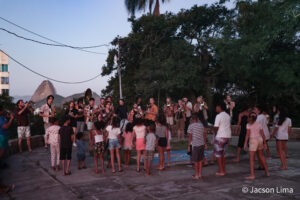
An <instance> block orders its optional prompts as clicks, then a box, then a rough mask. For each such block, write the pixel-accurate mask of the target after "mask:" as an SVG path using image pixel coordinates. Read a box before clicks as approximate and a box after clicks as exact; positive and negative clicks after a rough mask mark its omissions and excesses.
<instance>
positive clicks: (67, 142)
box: [59, 126, 74, 148]
mask: <svg viewBox="0 0 300 200" xmlns="http://www.w3.org/2000/svg"><path fill="white" fill-rule="evenodd" d="M73 134H74V132H73V128H72V127H71V126H62V127H61V128H60V129H59V135H60V148H72V143H73V142H72V135H73Z"/></svg>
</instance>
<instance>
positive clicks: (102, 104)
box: [98, 97, 105, 112]
mask: <svg viewBox="0 0 300 200" xmlns="http://www.w3.org/2000/svg"><path fill="white" fill-rule="evenodd" d="M98 109H99V110H100V112H102V111H103V110H104V109H105V99H104V98H103V97H101V98H100V104H99V105H98Z"/></svg>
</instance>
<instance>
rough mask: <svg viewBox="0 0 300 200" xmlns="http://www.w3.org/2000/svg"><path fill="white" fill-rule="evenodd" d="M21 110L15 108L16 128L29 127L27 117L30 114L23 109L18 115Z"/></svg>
mask: <svg viewBox="0 0 300 200" xmlns="http://www.w3.org/2000/svg"><path fill="white" fill-rule="evenodd" d="M21 110H22V109H20V108H16V110H15V118H16V121H17V126H29V120H28V115H29V113H30V111H29V110H28V108H27V109H25V110H24V111H23V112H22V114H21V115H19V112H20V111H21Z"/></svg>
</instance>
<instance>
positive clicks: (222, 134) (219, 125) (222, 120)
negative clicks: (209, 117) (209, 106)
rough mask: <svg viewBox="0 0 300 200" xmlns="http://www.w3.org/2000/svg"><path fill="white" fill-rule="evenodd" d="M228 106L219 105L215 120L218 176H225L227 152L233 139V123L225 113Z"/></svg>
mask: <svg viewBox="0 0 300 200" xmlns="http://www.w3.org/2000/svg"><path fill="white" fill-rule="evenodd" d="M225 110H226V105H225V103H224V102H221V103H219V104H217V106H216V112H217V113H219V114H217V116H216V119H215V125H214V132H215V139H214V149H215V156H216V158H217V162H218V166H219V171H218V172H217V173H216V175H217V176H225V175H226V169H225V150H226V146H227V144H228V143H229V140H230V138H231V123H230V120H231V118H230V116H229V115H228V114H227V113H226V112H225Z"/></svg>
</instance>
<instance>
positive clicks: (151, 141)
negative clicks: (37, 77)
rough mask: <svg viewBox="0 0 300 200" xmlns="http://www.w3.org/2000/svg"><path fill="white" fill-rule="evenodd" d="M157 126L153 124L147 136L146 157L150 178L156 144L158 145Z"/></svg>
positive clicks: (147, 172)
mask: <svg viewBox="0 0 300 200" xmlns="http://www.w3.org/2000/svg"><path fill="white" fill-rule="evenodd" d="M155 129H156V127H155V124H154V123H151V124H150V126H149V127H148V134H147V136H146V156H145V164H146V176H150V168H151V164H152V160H153V155H154V150H155V144H156V136H155V134H154V133H155Z"/></svg>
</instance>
